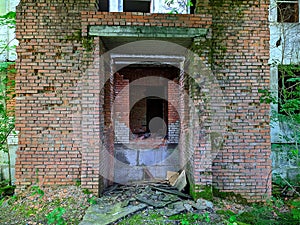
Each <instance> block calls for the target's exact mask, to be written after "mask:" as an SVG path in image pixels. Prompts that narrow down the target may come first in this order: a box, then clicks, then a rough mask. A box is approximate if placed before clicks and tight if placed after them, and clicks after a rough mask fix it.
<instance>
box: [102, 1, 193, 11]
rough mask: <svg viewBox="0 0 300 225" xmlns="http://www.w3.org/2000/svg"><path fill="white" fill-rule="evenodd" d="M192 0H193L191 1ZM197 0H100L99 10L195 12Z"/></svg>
mask: <svg viewBox="0 0 300 225" xmlns="http://www.w3.org/2000/svg"><path fill="white" fill-rule="evenodd" d="M189 1H191V2H189ZM195 4H196V0H175V1H173V0H172V1H166V0H98V1H97V8H98V11H102V12H143V13H170V12H171V13H172V12H173V11H174V12H175V13H176V12H177V13H190V14H193V13H194V9H195Z"/></svg>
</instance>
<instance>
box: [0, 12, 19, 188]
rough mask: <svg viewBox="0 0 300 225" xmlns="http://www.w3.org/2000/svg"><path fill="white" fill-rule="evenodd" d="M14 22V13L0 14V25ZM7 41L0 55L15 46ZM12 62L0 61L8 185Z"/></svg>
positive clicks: (0, 131) (1, 145) (0, 118)
mask: <svg viewBox="0 0 300 225" xmlns="http://www.w3.org/2000/svg"><path fill="white" fill-rule="evenodd" d="M15 24H16V13H15V12H9V13H7V14H6V15H4V16H0V26H8V28H14V27H15ZM13 40H14V38H13V39H12V40H9V41H8V42H5V41H1V42H0V55H1V54H3V53H4V52H5V51H9V50H10V49H12V48H15V46H11V45H10V43H11V42H12V41H13ZM13 65H14V62H8V61H4V62H0V151H3V152H5V153H6V154H7V156H8V162H7V163H8V168H9V185H12V175H11V156H10V151H9V146H8V141H7V139H8V136H9V135H10V134H11V133H12V132H13V131H14V127H15V117H14V113H13V109H8V108H7V102H8V101H9V100H11V99H12V98H14V84H15V81H14V80H9V78H8V74H9V73H15V69H13Z"/></svg>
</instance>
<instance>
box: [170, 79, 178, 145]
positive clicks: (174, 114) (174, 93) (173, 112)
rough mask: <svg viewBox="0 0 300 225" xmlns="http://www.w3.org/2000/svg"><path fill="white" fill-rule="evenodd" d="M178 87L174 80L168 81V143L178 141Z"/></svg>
mask: <svg viewBox="0 0 300 225" xmlns="http://www.w3.org/2000/svg"><path fill="white" fill-rule="evenodd" d="M178 107H179V89H178V84H177V83H175V82H174V81H168V135H169V143H178V140H179V134H180V118H179V114H178Z"/></svg>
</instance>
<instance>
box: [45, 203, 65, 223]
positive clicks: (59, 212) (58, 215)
mask: <svg viewBox="0 0 300 225" xmlns="http://www.w3.org/2000/svg"><path fill="white" fill-rule="evenodd" d="M65 212H66V210H65V209H64V208H62V207H57V208H55V209H54V210H53V211H52V212H51V213H49V214H48V215H47V216H46V218H47V220H48V221H47V222H48V224H55V225H65V224H66V222H65V220H64V218H63V217H62V216H63V214H64V213H65Z"/></svg>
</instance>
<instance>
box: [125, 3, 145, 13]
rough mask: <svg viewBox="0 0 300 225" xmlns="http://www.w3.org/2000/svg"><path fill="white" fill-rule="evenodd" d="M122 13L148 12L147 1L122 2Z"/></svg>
mask: <svg viewBox="0 0 300 225" xmlns="http://www.w3.org/2000/svg"><path fill="white" fill-rule="evenodd" d="M123 12H144V13H149V12H150V1H149V0H123Z"/></svg>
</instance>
